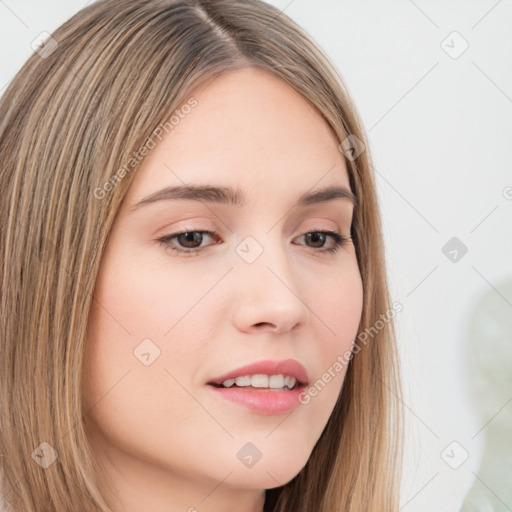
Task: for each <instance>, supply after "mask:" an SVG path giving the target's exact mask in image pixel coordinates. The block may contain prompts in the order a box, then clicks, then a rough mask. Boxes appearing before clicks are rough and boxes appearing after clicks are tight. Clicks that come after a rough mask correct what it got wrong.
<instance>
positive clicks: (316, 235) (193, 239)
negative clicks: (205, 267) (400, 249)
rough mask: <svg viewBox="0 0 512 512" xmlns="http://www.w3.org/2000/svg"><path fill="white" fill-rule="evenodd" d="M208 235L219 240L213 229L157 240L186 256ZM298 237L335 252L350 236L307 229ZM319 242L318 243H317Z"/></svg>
mask: <svg viewBox="0 0 512 512" xmlns="http://www.w3.org/2000/svg"><path fill="white" fill-rule="evenodd" d="M205 235H206V236H207V237H210V238H212V239H215V240H217V242H218V240H219V237H218V236H217V234H216V233H215V232H213V231H208V230H204V231H195V230H190V231H183V232H181V233H173V234H170V235H166V236H164V237H162V238H159V239H158V242H160V243H162V244H163V245H164V247H165V249H169V250H171V251H173V252H177V253H181V254H185V255H188V256H194V255H197V254H198V253H199V252H200V248H201V242H202V241H203V239H204V236H205ZM298 238H305V239H306V240H307V241H308V242H312V243H313V244H315V245H313V246H310V247H312V248H313V249H317V251H316V252H329V253H334V252H336V251H337V250H338V249H339V248H340V247H341V246H343V245H346V244H348V242H349V240H350V239H351V237H347V236H343V235H341V234H340V233H337V232H336V231H308V232H307V233H304V234H303V235H300V236H299V237H298ZM174 239H176V242H178V243H179V244H180V247H176V246H175V245H173V244H172V243H171V242H172V240H174ZM327 239H331V240H332V247H330V248H327V249H326V248H325V247H324V245H325V242H326V240H327ZM318 244H320V245H318Z"/></svg>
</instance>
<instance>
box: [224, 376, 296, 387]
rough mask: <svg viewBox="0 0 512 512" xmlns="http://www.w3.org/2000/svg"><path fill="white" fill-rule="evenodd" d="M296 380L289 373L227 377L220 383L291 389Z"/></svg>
mask: <svg viewBox="0 0 512 512" xmlns="http://www.w3.org/2000/svg"><path fill="white" fill-rule="evenodd" d="M296 382H297V379H296V378H295V377H290V376H289V375H262V374H256V375H244V376H243V377H237V378H236V379H227V380H225V381H224V382H223V383H222V385H223V386H224V387H225V388H230V387H232V386H234V385H235V384H236V385H237V386H238V387H248V386H251V387H253V388H270V389H283V388H284V389H293V387H294V386H295V384H296Z"/></svg>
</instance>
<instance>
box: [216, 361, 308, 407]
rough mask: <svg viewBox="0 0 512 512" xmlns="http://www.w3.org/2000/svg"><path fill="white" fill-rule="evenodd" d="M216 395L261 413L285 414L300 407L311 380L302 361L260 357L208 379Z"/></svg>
mask: <svg viewBox="0 0 512 512" xmlns="http://www.w3.org/2000/svg"><path fill="white" fill-rule="evenodd" d="M207 384H208V386H209V387H210V389H212V391H214V393H215V394H216V395H217V396H220V397H222V398H223V399H227V400H229V401H231V402H234V403H235V404H238V405H242V406H244V407H246V408H248V409H249V410H251V411H253V412H256V413H258V414H265V415H271V414H283V413H286V412H289V411H290V410H292V409H294V408H295V407H298V406H299V405H300V402H299V399H298V398H299V394H300V393H301V392H302V390H303V389H304V388H305V387H306V386H307V384H308V375H307V372H306V369H305V368H304V366H303V365H301V364H300V363H298V362H297V361H295V360H293V359H287V360H284V361H261V362H258V363H254V364H251V365H247V366H244V367H242V368H238V369H236V370H233V371H231V372H229V373H227V374H225V375H223V376H221V377H218V378H216V379H213V380H212V381H210V382H208V383H207Z"/></svg>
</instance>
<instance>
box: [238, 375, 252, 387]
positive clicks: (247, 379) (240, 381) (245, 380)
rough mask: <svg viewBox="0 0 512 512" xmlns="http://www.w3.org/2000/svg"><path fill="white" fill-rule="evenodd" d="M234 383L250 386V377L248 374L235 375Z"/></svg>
mask: <svg viewBox="0 0 512 512" xmlns="http://www.w3.org/2000/svg"><path fill="white" fill-rule="evenodd" d="M235 383H236V385H237V386H250V385H251V377H249V376H248V375H247V376H246V377H237V378H236V379H235Z"/></svg>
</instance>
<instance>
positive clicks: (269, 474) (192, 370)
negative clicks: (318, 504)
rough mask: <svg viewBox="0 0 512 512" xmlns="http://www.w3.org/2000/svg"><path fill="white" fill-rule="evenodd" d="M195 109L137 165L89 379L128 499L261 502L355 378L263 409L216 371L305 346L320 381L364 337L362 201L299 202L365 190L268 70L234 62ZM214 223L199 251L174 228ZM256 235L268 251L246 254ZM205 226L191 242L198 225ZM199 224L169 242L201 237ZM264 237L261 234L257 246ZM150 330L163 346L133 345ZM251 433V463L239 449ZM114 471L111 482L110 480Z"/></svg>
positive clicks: (135, 502) (296, 464) (91, 420)
mask: <svg viewBox="0 0 512 512" xmlns="http://www.w3.org/2000/svg"><path fill="white" fill-rule="evenodd" d="M191 96H193V97H194V98H195V99H196V100H197V102H198V103H197V106H195V107H194V108H193V109H192V110H191V112H190V113H189V114H188V115H187V116H186V117H185V118H184V119H181V120H180V123H179V124H178V125H177V126H176V127H175V128H174V129H173V130H172V131H171V132H169V133H168V134H167V135H165V137H164V138H163V139H162V141H161V142H159V143H158V144H157V146H156V147H155V148H154V149H152V150H151V152H150V153H149V154H148V156H147V157H146V158H145V160H144V161H143V163H142V165H141V167H140V168H139V169H138V170H137V175H136V176H135V178H134V181H133V182H132V184H131V186H130V188H129V191H128V194H127V196H126V197H125V199H124V202H123V204H122V206H121V208H120V210H119V212H118V215H117V217H116V220H115V222H114V225H113V228H112V231H111V234H110V237H109V240H108V243H107V247H106V251H105V253H104V255H103V258H102V261H101V266H100V272H99V275H98V278H97V283H96V289H95V299H96V300H95V301H94V302H93V309H92V311H91V315H90V318H89V327H88V333H87V344H86V353H85V362H84V380H83V391H84V400H85V404H86V411H88V414H87V415H86V427H87V429H88V432H89V435H90V438H91V443H92V446H93V449H94V451H95V455H96V458H97V461H98V462H99V463H100V464H101V465H102V467H103V468H105V471H106V473H107V475H108V481H109V483H110V484H111V485H112V489H114V491H113V494H114V495H115V500H116V501H115V502H114V503H113V506H114V508H113V510H114V512H121V511H123V512H139V511H140V510H151V511H152V512H175V511H181V512H183V511H189V512H194V511H196V510H197V511H198V512H204V511H207V512H217V511H218V512H221V511H222V512H230V511H235V510H236V511H237V512H240V511H244V512H260V511H262V509H263V502H264V495H265V494H264V490H265V489H269V488H273V487H277V486H280V485H283V484H285V483H287V482H289V481H290V480H291V479H292V478H293V477H294V476H295V475H296V474H297V473H298V472H299V471H300V470H301V469H302V467H303V466H304V465H305V464H306V462H307V460H308V458H309V456H310V454H311V451H312V449H313V447H314V445H315V443H316V442H317V440H318V438H319V437H320V435H321V433H322V430H323V428H324V427H325V425H326V423H327V421H328V419H329V416H330V414H331V412H332V410H333V408H334V405H335V402H336V399H337V397H338V395H339V393H340V390H341V387H342V385H343V378H344V372H345V370H343V371H341V372H339V373H338V374H337V375H336V377H335V378H333V379H332V380H331V381H330V382H329V383H328V384H327V385H326V386H325V388H324V389H323V390H322V391H321V392H320V393H318V395H317V396H316V397H314V398H312V399H311V400H310V402H309V403H308V404H307V405H300V406H299V407H298V408H296V409H294V410H293V411H292V412H291V413H286V414H279V415H264V414H260V413H256V412H254V411H250V410H249V409H247V408H245V407H243V406H241V405H238V404H234V403H231V402H228V401H226V400H224V399H223V398H220V397H218V396H217V395H216V394H215V393H213V392H212V390H211V388H210V387H209V386H208V385H207V382H209V381H210V380H211V379H213V378H214V377H219V376H222V375H223V374H225V373H227V372H228V371H230V370H233V369H235V368H238V367H240V366H243V365H246V364H249V363H253V362H255V361H260V360H265V359H277V360H278V359H287V358H293V359H296V360H298V361H299V362H301V363H302V364H303V365H304V366H305V367H306V369H307V371H308V374H309V378H310V383H313V382H314V381H316V380H317V379H318V378H320V377H321V375H322V374H323V373H324V372H325V371H326V370H327V369H328V368H329V367H332V365H333V363H334V362H335V361H336V358H337V356H338V355H340V354H343V353H344V352H345V351H346V350H349V349H350V348H351V346H352V341H353V340H354V339H355V337H356V335H357V329H358V326H359V321H360V318H361V313H362V300H363V291H362V281H361V276H360V272H359V267H358V263H357V258H356V253H355V248H354V246H353V243H352V241H351V240H348V242H347V243H346V245H344V246H342V247H340V248H339V249H338V250H337V252H335V253H329V252H327V251H326V248H327V249H328V248H330V247H332V246H333V245H334V244H333V239H331V238H330V237H328V236H327V237H326V238H325V241H323V240H322V239H320V241H318V239H317V241H316V242H315V241H314V240H313V241H311V240H308V239H307V238H306V237H305V236H303V235H305V234H306V233H311V232H318V231H322V230H323V231H329V230H334V231H339V232H340V233H341V234H342V235H345V236H347V237H348V236H350V226H351V222H352V215H353V205H352V203H351V202H350V201H349V200H347V199H342V198H337V199H334V200H331V201H328V202H324V203H319V204H314V205H310V206H307V207H296V206H294V205H295V203H296V202H297V200H298V198H299V197H300V196H301V195H302V194H303V193H305V192H311V191H314V190H317V189H319V188H323V187H325V186H330V185H338V186H344V187H346V188H348V189H350V186H349V179H348V173H347V169H346V165H345V162H344V158H343V155H342V154H341V152H340V151H339V149H338V141H337V140H336V137H335V136H334V135H333V133H332V132H331V131H330V129H329V127H328V125H327V124H326V123H325V121H324V120H323V119H322V118H321V116H320V115H319V114H318V113H317V111H316V110H315V109H314V108H313V107H312V106H311V105H310V104H309V103H308V102H307V101H306V100H305V99H304V98H303V97H302V96H301V95H299V94H298V93H297V92H295V91H294V90H293V89H292V88H291V87H290V86H288V85H287V84H285V83H284V82H282V81H281V80H279V79H278V78H276V77H274V76H273V75H271V74H270V73H268V72H265V71H262V70H257V69H255V68H247V69H244V70H241V71H240V70H239V71H231V72H228V73H225V74H223V75H221V76H220V77H217V78H216V79H215V80H213V81H210V82H208V83H206V84H204V85H202V86H201V87H200V88H198V89H197V90H195V91H193V93H192V94H191ZM192 183H194V184H199V183H201V184H206V183H208V184H213V185H218V186H221V185H228V186H233V187H239V188H240V189H241V190H242V191H243V193H244V195H245V196H246V205H245V206H244V207H238V206H233V205H228V204H213V203H206V202H201V201H197V200H196V201H192V200H182V199H180V200H162V201H157V202H153V203H150V204H146V205H144V206H140V207H138V208H135V209H133V206H134V205H135V204H136V203H137V202H139V201H140V200H141V199H142V198H144V197H146V196H147V195H149V194H151V193H153V192H155V191H158V190H160V189H162V188H164V187H166V186H169V185H183V184H192ZM184 228H186V230H188V231H201V230H212V231H215V232H216V233H217V238H216V239H214V238H211V237H209V236H208V235H203V237H202V239H201V236H200V235H196V236H198V237H199V241H198V242H197V243H196V245H195V247H197V246H199V251H200V252H199V253H198V254H197V255H196V256H192V257H190V256H187V255H183V254H179V253H174V252H172V251H171V250H170V249H169V248H166V247H165V246H164V244H162V243H160V242H158V241H157V240H158V238H161V237H163V236H165V235H169V234H173V233H179V232H181V231H183V229H184ZM248 236H251V237H253V238H254V239H255V240H256V241H257V242H258V243H259V244H260V246H261V247H262V248H263V252H262V253H261V254H260V255H259V257H258V258H257V259H256V260H255V261H254V262H253V263H250V264H249V263H247V262H246V261H245V260H244V259H242V258H241V257H240V256H239V254H238V253H237V252H236V247H237V246H238V245H239V244H240V243H241V242H242V241H243V240H244V239H245V238H246V237H248ZM192 240H193V239H192ZM186 243H187V240H186V239H183V237H181V238H180V237H175V238H174V239H173V241H172V242H169V243H168V246H169V245H171V246H174V247H178V248H181V249H182V250H187V248H192V247H194V245H193V244H191V243H190V239H189V245H186ZM251 250H254V249H251ZM144 339H150V340H152V343H154V344H155V345H156V346H158V348H159V350H160V356H159V357H158V358H156V359H155V360H154V361H153V362H152V363H151V364H150V365H148V366H146V365H144V364H142V363H141V361H140V360H139V359H138V358H137V357H135V356H134V350H135V349H136V348H137V346H138V345H139V344H140V343H141V342H142V340H144ZM248 442H251V443H253V444H254V445H255V446H256V447H257V448H258V450H259V451H260V452H261V454H262V458H261V459H260V460H259V461H258V462H257V463H256V464H255V465H253V466H252V467H250V468H248V467H246V466H245V465H244V464H242V463H241V461H240V460H239V459H238V457H237V452H238V451H239V450H240V449H241V448H242V447H243V446H244V445H245V444H246V443H248ZM104 483H106V481H105V482H104Z"/></svg>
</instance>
